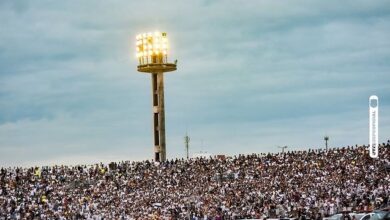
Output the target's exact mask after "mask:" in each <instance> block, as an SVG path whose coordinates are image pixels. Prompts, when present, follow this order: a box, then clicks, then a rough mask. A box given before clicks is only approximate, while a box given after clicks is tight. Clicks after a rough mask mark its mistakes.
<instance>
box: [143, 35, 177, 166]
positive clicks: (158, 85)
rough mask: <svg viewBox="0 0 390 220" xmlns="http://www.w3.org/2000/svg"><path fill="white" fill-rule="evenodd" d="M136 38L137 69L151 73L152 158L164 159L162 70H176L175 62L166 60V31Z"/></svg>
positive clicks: (156, 159)
mask: <svg viewBox="0 0 390 220" xmlns="http://www.w3.org/2000/svg"><path fill="white" fill-rule="evenodd" d="M136 39H137V59H138V67H137V70H138V71H139V72H143V73H151V75H152V100H153V107H152V112H153V136H154V138H153V140H154V160H155V161H159V162H160V161H165V160H166V143H165V108H164V72H171V71H175V70H176V62H175V63H169V62H168V39H167V34H166V33H161V32H154V33H150V32H149V33H144V34H139V35H137V37H136Z"/></svg>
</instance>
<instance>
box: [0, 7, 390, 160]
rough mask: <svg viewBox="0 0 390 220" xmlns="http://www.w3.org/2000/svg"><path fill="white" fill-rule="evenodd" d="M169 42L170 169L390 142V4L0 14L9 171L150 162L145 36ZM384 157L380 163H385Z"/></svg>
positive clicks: (0, 136)
mask: <svg viewBox="0 0 390 220" xmlns="http://www.w3.org/2000/svg"><path fill="white" fill-rule="evenodd" d="M149 31H151V32H154V31H162V32H167V36H168V38H169V43H170V51H169V59H170V60H171V61H173V60H176V59H177V60H178V69H177V71H175V72H171V73H166V74H165V76H164V77H165V79H164V80H165V111H166V112H165V116H166V135H167V137H166V138H167V157H168V158H169V159H171V158H181V157H184V156H185V148H184V136H185V134H186V132H187V133H188V135H189V136H190V138H191V141H190V153H198V152H208V153H211V154H225V155H237V154H248V153H262V152H277V151H280V148H278V146H288V148H287V150H307V149H309V148H310V149H317V148H324V140H323V138H324V136H325V135H328V136H329V138H330V140H329V145H330V146H331V147H343V146H348V145H355V144H358V145H363V144H368V98H369V96H371V95H377V96H378V97H379V140H380V142H385V141H387V140H388V139H390V40H389V39H390V1H361V0H347V1H342V2H340V1H333V0H330V1H323V0H318V1H317V0H316V1H315V0H290V1H275V0H257V1H255V0H245V1H244V0H242V1H237V0H232V1H221V0H204V1H177V0H176V1H173V0H166V1H128V0H114V1H103V0H85V1H76V0H69V1H51V0H41V1H28V0H13V1H7V0H5V1H0V166H3V167H8V166H41V165H54V164H67V165H75V164H93V163H98V162H104V163H107V162H110V161H122V160H137V161H140V160H145V159H152V155H153V154H152V153H153V148H152V144H153V142H152V109H151V106H152V101H151V100H152V97H151V88H150V87H151V82H150V80H151V79H150V75H148V74H145V73H139V72H137V70H136V67H137V60H136V56H135V42H136V39H135V37H136V35H137V34H139V33H144V32H149ZM379 156H380V155H379Z"/></svg>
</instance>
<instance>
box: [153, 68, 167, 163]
mask: <svg viewBox="0 0 390 220" xmlns="http://www.w3.org/2000/svg"><path fill="white" fill-rule="evenodd" d="M152 96H153V98H152V99H153V134H154V135H153V136H154V160H155V161H165V160H166V142H165V109H164V74H163V73H162V72H160V73H152Z"/></svg>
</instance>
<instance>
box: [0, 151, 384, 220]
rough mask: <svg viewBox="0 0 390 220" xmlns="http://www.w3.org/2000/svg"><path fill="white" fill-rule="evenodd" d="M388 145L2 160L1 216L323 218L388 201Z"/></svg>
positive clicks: (4, 217) (362, 209)
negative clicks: (47, 162) (83, 162)
mask: <svg viewBox="0 0 390 220" xmlns="http://www.w3.org/2000/svg"><path fill="white" fill-rule="evenodd" d="M389 160H390V145H389V143H387V144H382V145H381V146H380V153H379V158H378V159H372V158H370V157H369V155H368V151H367V147H365V146H359V147H358V146H354V147H345V148H334V149H330V150H328V151H325V150H321V149H317V150H307V151H291V152H285V153H276V154H252V155H239V156H234V157H218V158H217V157H214V158H209V159H205V158H197V159H189V160H183V159H176V160H170V161H167V162H163V163H154V162H151V161H142V162H129V161H126V162H119V163H110V164H108V165H104V164H96V165H90V166H52V167H40V168H38V167H32V168H20V167H16V168H1V171H0V172H1V173H0V219H216V220H221V219H246V218H252V219H264V218H299V219H322V218H323V217H325V216H329V215H332V214H335V213H339V212H341V211H343V210H350V211H366V212H368V211H371V210H374V209H379V208H383V207H386V206H389V205H390V198H389V196H390V184H389V183H390V174H389V172H388V171H387V168H388V166H389Z"/></svg>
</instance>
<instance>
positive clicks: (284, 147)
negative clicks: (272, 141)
mask: <svg viewBox="0 0 390 220" xmlns="http://www.w3.org/2000/svg"><path fill="white" fill-rule="evenodd" d="M278 148H282V153H284V149H286V148H288V147H287V146H283V147H281V146H278Z"/></svg>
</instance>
